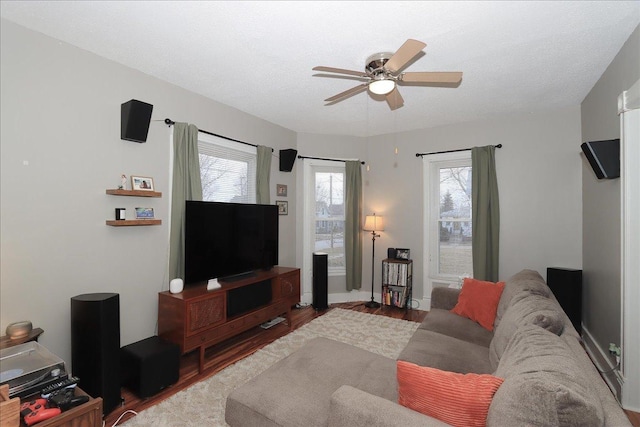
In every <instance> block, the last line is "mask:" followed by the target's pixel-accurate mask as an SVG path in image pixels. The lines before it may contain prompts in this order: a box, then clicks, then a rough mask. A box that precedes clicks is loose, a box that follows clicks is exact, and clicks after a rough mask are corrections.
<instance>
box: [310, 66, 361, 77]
mask: <svg viewBox="0 0 640 427" xmlns="http://www.w3.org/2000/svg"><path fill="white" fill-rule="evenodd" d="M312 70H314V71H324V72H326V73H338V74H349V75H350V76H358V77H367V74H366V73H365V72H363V71H353V70H345V69H342V68H333V67H323V66H318V67H313V68H312Z"/></svg>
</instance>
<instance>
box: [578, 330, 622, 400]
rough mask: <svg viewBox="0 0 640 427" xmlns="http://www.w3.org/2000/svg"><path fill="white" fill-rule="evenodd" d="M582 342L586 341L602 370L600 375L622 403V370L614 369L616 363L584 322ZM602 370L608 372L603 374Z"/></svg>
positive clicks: (590, 354) (593, 359)
mask: <svg viewBox="0 0 640 427" xmlns="http://www.w3.org/2000/svg"><path fill="white" fill-rule="evenodd" d="M582 342H583V343H584V348H585V350H586V352H587V354H588V355H589V357H590V358H591V361H592V362H593V364H594V365H595V366H596V368H597V369H598V370H599V371H600V376H601V377H602V378H603V379H604V382H605V383H607V386H609V389H611V392H612V393H613V395H614V396H615V398H616V400H617V401H618V403H620V398H621V395H622V382H623V380H622V377H621V376H620V371H619V370H617V369H616V370H613V368H614V367H615V364H614V363H613V361H612V360H611V358H610V357H609V355H608V351H605V350H604V349H603V348H602V347H601V346H599V345H598V343H597V342H596V340H595V338H593V335H591V333H590V332H589V329H588V328H587V327H585V325H584V323H583V324H582ZM602 372H606V373H604V374H603V373H602Z"/></svg>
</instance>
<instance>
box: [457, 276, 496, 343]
mask: <svg viewBox="0 0 640 427" xmlns="http://www.w3.org/2000/svg"><path fill="white" fill-rule="evenodd" d="M503 289H504V282H498V283H493V282H486V281H483V280H477V279H472V278H470V277H466V278H465V279H464V282H463V284H462V291H461V292H460V296H459V297H458V303H457V304H456V306H455V307H453V309H452V310H451V311H452V312H453V313H455V314H457V315H459V316H464V317H467V318H469V319H471V320H475V321H476V322H478V323H479V324H480V325H481V326H482V327H483V328H485V329H487V330H489V331H493V321H494V320H495V318H496V310H497V309H498V303H499V302H500V295H502V290H503Z"/></svg>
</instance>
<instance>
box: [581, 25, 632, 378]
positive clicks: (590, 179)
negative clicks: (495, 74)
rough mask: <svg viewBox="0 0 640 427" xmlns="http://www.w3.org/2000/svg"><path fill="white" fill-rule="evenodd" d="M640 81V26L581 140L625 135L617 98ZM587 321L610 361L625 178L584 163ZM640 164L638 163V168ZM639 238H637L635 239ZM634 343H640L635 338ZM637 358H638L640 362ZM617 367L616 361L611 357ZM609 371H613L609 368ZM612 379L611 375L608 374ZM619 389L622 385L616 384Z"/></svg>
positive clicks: (587, 111) (588, 100) (605, 78)
mask: <svg viewBox="0 0 640 427" xmlns="http://www.w3.org/2000/svg"><path fill="white" fill-rule="evenodd" d="M638 79H640V27H637V28H636V29H635V30H634V32H633V33H632V34H631V36H630V37H629V39H628V40H627V41H626V42H625V44H624V46H623V47H622V49H620V52H618V54H617V55H616V57H615V58H614V60H613V61H612V62H611V64H610V65H609V67H608V68H607V69H606V71H605V72H604V73H603V74H602V76H601V77H600V79H599V80H598V82H597V83H596V84H595V85H594V87H593V88H592V89H591V91H590V92H589V94H588V95H587V96H586V97H585V99H584V100H583V101H582V104H581V123H582V141H598V140H604V139H614V138H619V137H620V119H619V117H618V115H617V107H618V96H619V95H620V94H621V93H622V92H623V91H625V90H627V89H629V88H630V87H631V86H632V85H633V84H634V83H635V82H636V81H637V80H638ZM582 163H583V171H582V198H583V209H582V212H583V218H584V226H583V235H584V244H583V247H582V254H583V255H582V259H583V264H584V269H583V270H584V271H583V292H584V294H583V299H582V304H583V311H582V313H583V314H582V323H583V325H584V331H585V334H588V335H589V336H588V338H589V341H588V343H591V342H592V343H593V345H594V346H595V349H594V351H595V352H599V354H600V355H604V357H609V353H608V351H607V350H608V348H609V343H615V344H616V345H620V343H621V305H622V293H621V286H622V282H621V277H620V269H621V252H620V245H621V240H620V237H621V227H622V225H621V211H620V203H621V189H620V180H619V179H613V180H598V179H597V178H596V176H595V174H594V173H593V170H592V169H591V167H590V166H589V164H588V162H587V161H586V160H584V161H583V162H582ZM636 166H637V165H636ZM635 238H637V236H635ZM633 339H637V337H634V338H633ZM637 359H638V358H637V357H636V360H637ZM608 362H609V365H611V367H613V365H615V361H613V360H612V359H609V361H608ZM605 369H608V368H607V367H605ZM607 377H608V378H609V379H610V378H612V377H613V374H612V375H608V376H607ZM614 387H615V388H616V389H619V383H618V384H616V385H615V386H614Z"/></svg>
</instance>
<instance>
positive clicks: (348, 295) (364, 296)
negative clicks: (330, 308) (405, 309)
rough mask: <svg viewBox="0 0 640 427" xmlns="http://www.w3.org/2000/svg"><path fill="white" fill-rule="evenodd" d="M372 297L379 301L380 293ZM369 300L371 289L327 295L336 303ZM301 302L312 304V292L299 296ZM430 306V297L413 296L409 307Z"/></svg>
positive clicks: (425, 309)
mask: <svg viewBox="0 0 640 427" xmlns="http://www.w3.org/2000/svg"><path fill="white" fill-rule="evenodd" d="M374 298H375V300H376V301H377V302H380V295H378V294H375V295H374ZM369 300H371V291H369V292H367V291H363V290H353V291H351V292H341V293H331V294H329V295H328V302H329V304H337V303H341V302H353V301H369ZM301 302H303V303H307V304H312V303H313V294H312V293H311V292H305V293H304V294H303V295H302V297H301ZM430 307H431V298H430V297H429V298H422V299H419V298H413V300H412V304H411V308H412V309H414V310H424V311H429V308H430Z"/></svg>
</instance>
